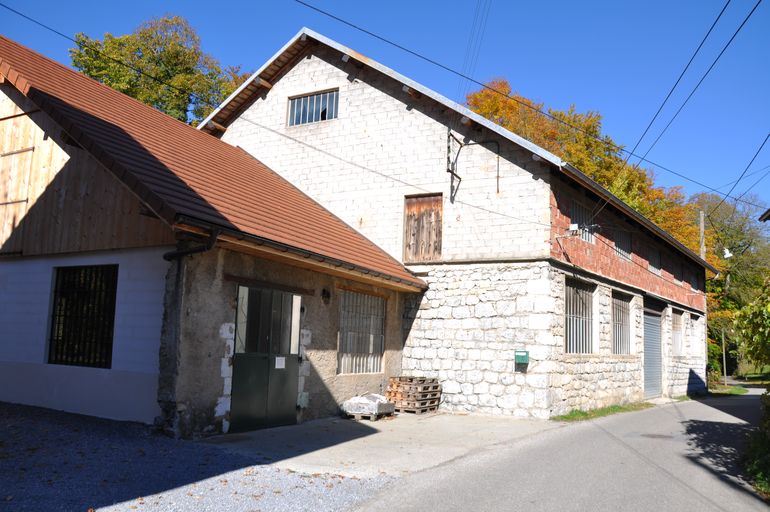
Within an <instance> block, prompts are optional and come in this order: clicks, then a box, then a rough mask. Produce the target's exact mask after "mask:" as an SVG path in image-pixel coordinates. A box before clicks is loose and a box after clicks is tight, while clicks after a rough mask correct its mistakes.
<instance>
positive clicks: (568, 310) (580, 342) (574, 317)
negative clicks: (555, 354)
mask: <svg viewBox="0 0 770 512" xmlns="http://www.w3.org/2000/svg"><path fill="white" fill-rule="evenodd" d="M573 290H574V291H573ZM596 290H597V287H596V285H595V284H593V283H589V282H586V281H581V280H579V279H573V278H566V280H565V282H564V353H565V354H592V353H593V352H594V333H595V332H596V326H595V325H594V323H595V322H594V320H595V318H596V317H595V315H594V309H595V304H594V302H596V301H595V300H594V299H595V297H596Z"/></svg>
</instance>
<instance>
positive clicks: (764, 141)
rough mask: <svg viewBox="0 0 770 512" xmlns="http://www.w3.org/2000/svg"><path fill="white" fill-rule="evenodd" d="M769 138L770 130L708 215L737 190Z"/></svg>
mask: <svg viewBox="0 0 770 512" xmlns="http://www.w3.org/2000/svg"><path fill="white" fill-rule="evenodd" d="M769 138H770V132H768V134H767V135H766V136H765V140H763V141H762V144H760V145H759V149H757V151H756V153H754V156H753V157H752V158H751V161H750V162H749V165H747V166H746V168H745V169H744V170H743V172H742V173H741V175H740V176H738V179H737V180H736V181H735V183H733V186H732V187H730V191H729V192H728V193H727V194H725V197H723V198H722V199H721V200H720V201H719V204H717V205H716V206H715V207H714V208H713V209H712V210H711V211H710V212H709V213H708V215H711V214H712V213H714V212H715V211H716V209H717V208H719V207H720V206H722V203H724V202H725V199H726V198H727V197H729V196H730V194H732V192H733V190H735V187H737V186H738V183H740V181H741V180H742V179H743V177H744V176H745V175H746V173H747V172H748V170H749V167H751V164H753V163H754V160H756V158H757V156H758V155H759V153H760V152H761V151H762V148H764V147H765V144H766V143H767V139H769Z"/></svg>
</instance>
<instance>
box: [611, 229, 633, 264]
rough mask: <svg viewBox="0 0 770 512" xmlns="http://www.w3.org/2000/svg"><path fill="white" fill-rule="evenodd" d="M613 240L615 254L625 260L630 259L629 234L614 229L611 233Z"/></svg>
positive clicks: (628, 232)
mask: <svg viewBox="0 0 770 512" xmlns="http://www.w3.org/2000/svg"><path fill="white" fill-rule="evenodd" d="M613 238H614V239H615V254H617V255H618V256H620V257H621V258H625V259H627V260H630V259H631V232H630V231H625V230H621V229H616V230H615V231H614V233H613Z"/></svg>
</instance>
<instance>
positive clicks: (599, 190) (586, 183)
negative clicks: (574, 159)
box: [561, 163, 719, 274]
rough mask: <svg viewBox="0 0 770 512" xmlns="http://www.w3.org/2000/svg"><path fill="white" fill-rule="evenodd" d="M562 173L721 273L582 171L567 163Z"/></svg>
mask: <svg viewBox="0 0 770 512" xmlns="http://www.w3.org/2000/svg"><path fill="white" fill-rule="evenodd" d="M561 170H562V172H564V174H566V175H567V176H569V177H570V178H572V179H574V180H575V181H577V182H578V183H580V184H581V185H582V186H583V187H585V188H587V189H588V190H590V191H591V192H593V193H594V194H596V195H597V196H599V197H600V198H601V199H604V200H605V201H607V202H608V203H609V204H611V205H613V206H614V207H615V208H617V209H618V210H620V211H621V212H622V213H624V214H626V215H628V216H629V217H630V218H631V219H633V220H635V221H636V222H638V223H639V224H641V225H642V226H644V227H645V228H647V229H649V230H650V231H652V232H653V233H654V234H656V235H658V236H659V237H660V238H662V239H663V240H664V241H666V242H668V243H669V244H670V245H671V246H673V247H674V248H675V249H677V250H678V251H679V252H681V253H682V254H684V255H685V256H687V257H688V258H690V259H691V260H692V261H694V262H695V263H697V264H698V265H700V266H702V267H704V268H706V269H708V270H710V271H712V272H714V273H715V274H717V273H719V270H718V269H716V268H715V267H714V266H713V265H711V264H710V263H709V262H707V261H706V260H704V259H703V258H701V257H700V256H698V255H697V254H695V253H694V252H692V251H691V250H690V249H688V248H687V247H686V246H685V245H684V244H683V243H682V242H680V241H679V240H677V239H676V238H674V237H673V236H671V235H670V234H669V233H668V232H667V231H665V230H663V229H661V228H660V227H658V226H657V224H655V223H654V222H652V221H651V220H650V219H648V218H647V217H645V216H644V215H642V214H641V213H639V212H638V211H636V210H634V209H633V208H631V207H630V206H629V205H628V204H626V203H625V202H624V201H623V200H622V199H620V198H619V197H617V196H616V195H615V194H613V193H612V192H610V191H609V190H607V189H606V188H604V187H602V186H601V185H599V184H598V183H597V182H595V181H594V180H592V179H591V178H589V177H588V176H587V175H586V174H584V173H583V172H582V171H580V169H578V168H577V167H575V166H574V165H572V164H568V163H565V164H564V165H563V166H562V167H561Z"/></svg>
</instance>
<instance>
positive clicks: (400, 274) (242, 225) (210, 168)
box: [0, 36, 425, 288]
mask: <svg viewBox="0 0 770 512" xmlns="http://www.w3.org/2000/svg"><path fill="white" fill-rule="evenodd" d="M0 74H2V76H3V77H4V78H5V80H7V81H8V82H10V83H11V84H12V85H13V86H14V87H16V88H17V89H18V90H19V91H20V92H21V93H22V94H24V95H26V96H27V97H28V98H29V99H30V100H31V101H32V102H33V103H35V104H36V105H37V106H38V107H39V108H40V109H41V110H42V111H44V112H46V113H47V114H48V115H49V116H51V118H52V119H53V120H54V121H56V122H57V123H58V124H59V125H60V126H61V127H62V129H64V130H65V131H66V132H67V134H68V135H69V137H70V138H72V139H73V140H74V141H75V142H77V143H78V144H79V145H80V146H82V147H83V148H84V149H85V150H86V151H88V152H89V153H91V154H92V155H93V156H94V157H95V158H96V159H97V160H98V161H99V162H101V163H102V164H103V165H104V166H105V167H106V168H107V169H109V170H110V171H112V172H113V173H114V174H115V175H116V176H117V178H118V179H120V180H121V181H122V182H123V183H125V184H126V185H127V186H128V187H129V188H130V189H131V190H132V191H133V192H134V193H136V195H137V196H138V197H139V198H140V199H142V200H143V201H144V202H145V203H146V204H147V206H148V207H149V208H150V209H152V210H153V211H154V212H155V213H156V214H157V215H158V216H159V217H161V218H162V219H163V220H165V221H166V222H168V223H169V224H170V225H172V226H176V227H180V226H184V225H187V224H190V225H195V226H210V227H216V228H219V229H221V230H222V232H223V233H230V234H231V235H232V236H236V237H238V238H245V239H246V240H253V241H254V242H255V243H256V244H262V243H264V244H265V245H268V246H271V247H274V248H275V247H277V248H278V249H280V250H282V251H288V252H292V253H294V254H295V256H296V255H302V256H303V257H304V258H306V259H307V261H308V262H324V263H326V264H327V265H329V264H331V265H333V266H338V267H340V268H344V269H346V270H349V271H353V272H354V273H360V274H362V275H366V276H368V277H370V278H375V279H378V280H388V281H391V282H393V284H394V285H399V284H401V285H405V286H406V287H411V288H425V283H424V282H423V281H421V280H420V279H419V278H417V277H415V276H414V275H413V274H412V273H410V272H409V271H408V270H407V269H406V268H404V266H403V265H402V264H401V263H399V262H398V261H397V260H395V259H394V258H392V257H391V256H389V255H388V254H387V253H386V252H385V251H383V250H382V249H380V248H379V247H378V246H376V245H375V244H374V243H372V242H371V241H369V240H368V239H366V238H364V237H363V236H362V235H360V234H359V233H358V232H357V231H355V230H354V229H353V228H352V227H350V226H348V225H347V224H345V223H344V222H343V221H342V220H340V219H339V218H337V217H335V216H334V215H333V214H332V213H330V212H329V211H328V210H326V209H324V208H323V207H322V206H320V205H319V204H318V203H316V202H315V201H313V200H312V199H311V198H309V197H308V196H307V195H305V194H304V193H302V192H301V191H300V190H298V189H297V188H295V187H294V186H293V185H291V184H290V183H289V182H287V181H286V180H284V179H283V178H281V177H280V176H279V175H278V174H276V173H275V172H273V171H272V170H270V169H269V168H268V167H266V166H265V165H264V164H262V163H261V162H259V161H258V160H256V159H254V158H253V157H252V156H250V155H249V154H247V153H246V152H245V151H243V150H241V149H240V148H237V147H233V146H231V145H229V144H226V143H224V142H222V141H220V140H219V139H217V138H216V137H213V136H211V135H209V134H207V133H203V132H201V131H199V130H196V129H194V128H192V127H190V126H188V125H186V124H184V123H182V122H180V121H177V120H176V119H173V118H172V117H170V116H167V115H166V114H163V113H161V112H159V111H157V110H155V109H154V108H151V107H149V106H146V105H144V104H143V103H141V102H138V101H136V100H134V99H133V98H130V97H128V96H126V95H124V94H122V93H119V92H117V91H115V90H113V89H111V88H109V87H107V86H105V85H103V84H100V83H98V82H96V81H94V80H92V79H90V78H88V77H86V76H84V75H82V74H80V73H78V72H76V71H73V70H71V69H69V68H67V67H66V66H63V65H61V64H59V63H57V62H55V61H53V60H51V59H49V58H47V57H44V56H42V55H40V54H38V53H36V52H33V51H32V50H30V49H29V48H26V47H24V46H22V45H20V44H18V43H16V42H14V41H11V40H9V39H7V38H5V37H2V36H0Z"/></svg>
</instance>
